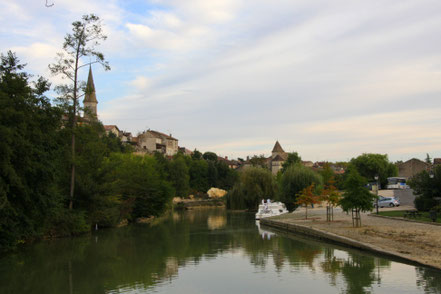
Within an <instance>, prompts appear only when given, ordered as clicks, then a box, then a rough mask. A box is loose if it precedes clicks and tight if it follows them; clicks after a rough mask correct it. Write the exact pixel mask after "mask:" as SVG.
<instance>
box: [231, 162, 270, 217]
mask: <svg viewBox="0 0 441 294" xmlns="http://www.w3.org/2000/svg"><path fill="white" fill-rule="evenodd" d="M275 194H276V184H275V181H274V177H273V175H272V174H271V172H270V171H269V170H267V169H263V168H260V167H249V168H247V169H245V170H244V171H243V172H241V173H240V175H239V181H238V182H237V183H236V184H235V185H234V186H233V188H232V189H231V190H230V191H229V192H228V194H227V196H226V201H227V208H228V209H248V210H257V208H258V207H259V203H260V201H261V200H262V199H267V198H269V199H274V196H275Z"/></svg>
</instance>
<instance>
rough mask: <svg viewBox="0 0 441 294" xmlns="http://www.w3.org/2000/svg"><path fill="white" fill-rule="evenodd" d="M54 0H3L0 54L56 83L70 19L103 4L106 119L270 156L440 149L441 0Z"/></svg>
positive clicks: (420, 154)
mask: <svg viewBox="0 0 441 294" xmlns="http://www.w3.org/2000/svg"><path fill="white" fill-rule="evenodd" d="M49 2H51V1H49ZM53 3H54V6H53V7H51V8H46V7H45V6H44V4H45V1H35V0H33V1H30V0H29V1H19V0H18V1H2V2H1V3H0V21H1V26H0V52H3V53H5V52H6V51H7V50H12V51H15V52H16V53H17V56H18V57H19V58H20V59H21V60H22V61H23V62H26V63H27V64H28V66H27V70H29V71H31V72H33V73H35V74H40V75H44V76H46V77H48V78H50V79H51V81H52V82H53V84H54V85H55V84H57V83H60V82H62V81H61V80H60V79H59V78H57V77H51V76H50V74H49V72H48V70H47V65H48V64H49V63H51V62H53V61H54V58H55V54H56V52H59V51H60V50H61V44H62V42H63V37H64V35H65V34H66V33H67V32H69V31H70V30H71V23H72V22H73V21H75V20H79V19H80V18H81V16H82V15H83V14H87V13H95V14H97V15H98V16H100V18H101V19H102V22H103V25H104V28H105V32H106V34H107V35H108V39H107V41H105V42H104V43H103V44H102V46H101V47H100V48H99V49H100V51H101V52H103V53H104V54H105V56H106V58H107V59H108V61H109V62H110V65H111V67H112V70H111V71H109V72H105V71H103V70H102V69H101V68H99V67H98V66H95V67H94V68H93V72H94V79H95V84H96V88H97V97H98V100H99V104H98V112H99V113H98V115H99V118H100V119H101V120H102V121H103V123H105V124H116V125H118V126H119V127H120V128H121V129H124V130H127V131H131V132H132V133H135V134H136V133H137V132H140V131H142V130H144V129H146V128H151V129H156V130H159V131H163V132H166V133H172V135H173V136H175V137H177V138H178V139H179V144H180V145H181V146H185V147H187V148H189V149H194V148H198V149H199V150H202V151H208V150H210V151H214V152H216V153H218V154H220V155H223V156H229V157H238V156H239V157H245V156H246V155H253V154H265V155H269V153H270V151H271V149H272V147H273V145H274V143H275V141H276V140H279V141H280V143H281V144H282V147H283V148H284V149H285V150H286V151H297V152H299V154H300V155H301V156H302V158H303V159H304V160H312V161H316V160H329V161H336V160H349V159H350V158H352V157H355V156H357V155H360V154H362V153H364V152H375V153H382V154H388V155H389V158H390V159H391V160H407V159H410V158H412V157H416V158H420V159H424V158H425V156H426V153H429V154H430V155H431V156H432V157H441V132H439V130H440V129H441V119H440V113H441V111H440V110H441V99H440V94H441V38H439V36H440V35H441V2H440V1H431V0H423V1H422V0H400V1H397V0H389V1H384V0H381V1H380V0H371V1H357V0H353V1H343V0H335V1H325V0H309V1H306V0H297V1H291V0H289V1H288V0H275V1H264V0H210V1H206V0H186V1H182V0H152V1H141V0H139V1H130V0H126V1H118V0H107V1H104V0H95V1H88V0H76V1H68V0H53ZM82 78H84V79H86V78H87V70H85V71H84V72H82Z"/></svg>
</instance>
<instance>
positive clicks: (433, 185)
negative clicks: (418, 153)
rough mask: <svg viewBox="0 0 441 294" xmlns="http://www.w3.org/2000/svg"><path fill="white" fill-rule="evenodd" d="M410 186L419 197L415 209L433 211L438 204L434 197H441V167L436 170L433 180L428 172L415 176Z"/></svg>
mask: <svg viewBox="0 0 441 294" xmlns="http://www.w3.org/2000/svg"><path fill="white" fill-rule="evenodd" d="M409 186H410V187H411V188H412V189H413V192H414V194H415V195H416V196H417V197H416V198H415V207H416V208H417V209H418V210H423V211H428V210H430V209H432V208H433V207H435V206H436V205H437V204H438V202H437V201H436V200H435V199H434V197H441V166H437V167H436V168H434V170H433V178H431V177H430V174H429V173H428V172H427V171H422V172H421V173H419V174H417V175H415V176H414V177H413V178H412V179H411V180H410V181H409Z"/></svg>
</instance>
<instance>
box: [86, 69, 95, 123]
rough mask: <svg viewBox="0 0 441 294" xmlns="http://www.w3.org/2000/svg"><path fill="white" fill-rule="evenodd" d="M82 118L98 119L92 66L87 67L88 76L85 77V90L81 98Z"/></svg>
mask: <svg viewBox="0 0 441 294" xmlns="http://www.w3.org/2000/svg"><path fill="white" fill-rule="evenodd" d="M83 105H84V118H85V119H86V120H92V119H98V112H97V105H98V100H97V99H96V93H95V84H94V83H93V76H92V67H89V76H88V78H87V84H86V92H85V95H84V100H83Z"/></svg>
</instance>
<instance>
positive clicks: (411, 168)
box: [398, 158, 430, 179]
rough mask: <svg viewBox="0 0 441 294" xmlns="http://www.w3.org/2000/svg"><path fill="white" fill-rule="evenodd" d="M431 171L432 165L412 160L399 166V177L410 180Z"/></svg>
mask: <svg viewBox="0 0 441 294" xmlns="http://www.w3.org/2000/svg"><path fill="white" fill-rule="evenodd" d="M429 169H430V164H428V163H427V162H424V161H421V160H419V159H416V158H412V159H409V160H408V161H406V162H403V163H400V164H398V176H399V177H404V178H406V179H409V178H411V177H413V176H414V175H416V174H418V173H420V172H422V171H423V170H429Z"/></svg>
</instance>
